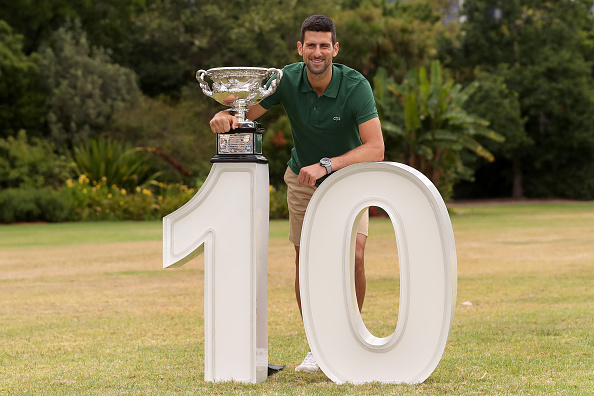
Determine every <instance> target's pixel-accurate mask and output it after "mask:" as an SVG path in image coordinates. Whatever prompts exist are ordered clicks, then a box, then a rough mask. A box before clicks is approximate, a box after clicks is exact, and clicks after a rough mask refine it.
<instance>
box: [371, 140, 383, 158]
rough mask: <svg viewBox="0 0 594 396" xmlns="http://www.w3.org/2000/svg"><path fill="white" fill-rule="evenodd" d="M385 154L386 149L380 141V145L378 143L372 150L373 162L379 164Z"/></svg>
mask: <svg viewBox="0 0 594 396" xmlns="http://www.w3.org/2000/svg"><path fill="white" fill-rule="evenodd" d="M385 153H386V148H385V146H384V142H383V140H382V142H381V143H378V144H377V145H376V146H375V147H374V150H373V161H374V162H380V161H383V160H384V156H385Z"/></svg>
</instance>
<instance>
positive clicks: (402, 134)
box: [374, 61, 503, 199]
mask: <svg viewBox="0 0 594 396" xmlns="http://www.w3.org/2000/svg"><path fill="white" fill-rule="evenodd" d="M374 82H375V88H374V93H375V98H376V103H377V105H378V111H379V112H380V118H381V119H382V127H383V129H384V132H385V134H386V137H387V138H388V139H387V141H386V145H387V147H388V148H387V151H388V154H389V155H390V156H391V157H394V156H397V157H398V158H399V159H400V160H401V161H402V162H404V163H406V164H408V165H410V166H412V167H413V168H416V169H418V170H419V171H421V172H422V173H424V174H425V175H426V176H427V177H428V178H429V179H430V180H431V181H432V182H433V184H435V185H436V186H437V187H438V188H439V189H440V191H441V193H442V195H444V197H445V198H446V199H448V198H449V197H451V193H452V188H453V185H454V184H455V183H456V182H457V181H458V180H459V179H461V178H469V177H470V176H471V170H470V169H469V168H467V167H465V166H464V163H463V161H462V155H461V152H462V150H464V149H466V150H469V151H470V152H472V153H474V154H475V155H477V156H480V157H482V158H485V159H487V160H489V161H493V159H494V157H493V155H492V154H491V152H489V151H488V150H487V149H485V147H484V146H483V145H481V144H480V143H479V142H478V141H477V140H476V137H478V136H484V137H487V138H489V139H491V140H494V141H499V142H501V141H503V137H502V136H501V135H499V134H498V133H496V132H494V131H492V130H490V129H489V128H488V122H487V121H486V120H484V119H482V118H480V117H478V116H476V115H473V114H469V113H467V112H466V111H465V110H464V107H463V106H464V104H465V102H466V101H467V100H468V98H469V97H470V96H471V95H472V94H473V93H474V91H475V90H476V89H477V86H478V84H477V83H473V84H470V85H469V86H466V87H464V88H463V87H462V85H460V84H455V83H454V80H452V79H445V80H444V79H443V77H442V71H441V65H440V63H439V61H434V62H432V63H431V75H430V77H429V76H428V75H427V70H426V69H425V68H424V67H420V68H415V69H412V70H411V71H410V72H409V73H407V75H406V77H405V79H404V81H403V82H402V84H395V83H394V80H393V79H392V78H389V77H388V76H387V73H386V71H385V70H383V69H380V70H379V71H378V73H377V75H376V77H375V79H374ZM397 102H399V103H397ZM400 111H402V116H400V115H398V113H399V112H400Z"/></svg>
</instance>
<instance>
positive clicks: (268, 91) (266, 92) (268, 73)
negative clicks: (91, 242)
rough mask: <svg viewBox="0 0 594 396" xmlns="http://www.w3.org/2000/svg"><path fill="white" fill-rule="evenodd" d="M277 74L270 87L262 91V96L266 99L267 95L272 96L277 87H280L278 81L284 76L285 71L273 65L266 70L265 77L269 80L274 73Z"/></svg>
mask: <svg viewBox="0 0 594 396" xmlns="http://www.w3.org/2000/svg"><path fill="white" fill-rule="evenodd" d="M275 74H276V79H274V80H273V81H272V83H270V86H269V87H268V88H266V89H265V90H264V91H261V92H260V94H261V96H260V97H261V98H262V99H264V98H265V97H267V96H270V95H272V94H273V93H274V91H276V88H277V87H278V83H279V82H280V80H281V78H283V71H282V70H281V69H276V68H274V67H271V68H270V69H268V70H267V71H266V77H264V78H265V79H266V80H268V79H269V78H270V77H272V76H273V75H275Z"/></svg>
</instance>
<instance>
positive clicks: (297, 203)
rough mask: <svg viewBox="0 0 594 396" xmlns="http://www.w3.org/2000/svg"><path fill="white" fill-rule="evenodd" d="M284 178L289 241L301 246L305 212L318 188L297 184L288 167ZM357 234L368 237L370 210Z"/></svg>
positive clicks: (360, 223)
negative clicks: (287, 207) (287, 208)
mask: <svg viewBox="0 0 594 396" xmlns="http://www.w3.org/2000/svg"><path fill="white" fill-rule="evenodd" d="M284 178H285V183H287V204H288V206H289V241H291V243H292V244H293V245H295V246H299V241H300V240H301V228H302V227H303V218H304V217H305V210H306V209H307V205H308V204H309V200H310V199H311V197H312V195H313V193H314V192H315V191H316V189H317V187H316V186H306V185H304V184H299V183H297V175H296V174H295V173H293V171H292V170H291V168H289V167H287V170H286V172H285V177H284ZM357 233H359V234H363V235H365V236H367V235H368V233H369V210H366V211H365V213H364V214H363V216H362V217H361V221H360V222H359V228H358V229H357Z"/></svg>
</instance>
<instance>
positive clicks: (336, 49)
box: [332, 41, 338, 57]
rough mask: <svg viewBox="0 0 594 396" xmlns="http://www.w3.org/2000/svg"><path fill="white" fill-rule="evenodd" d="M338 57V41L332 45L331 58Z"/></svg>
mask: <svg viewBox="0 0 594 396" xmlns="http://www.w3.org/2000/svg"><path fill="white" fill-rule="evenodd" d="M336 55H338V41H337V42H336V43H334V55H332V56H333V57H334V56H336Z"/></svg>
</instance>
